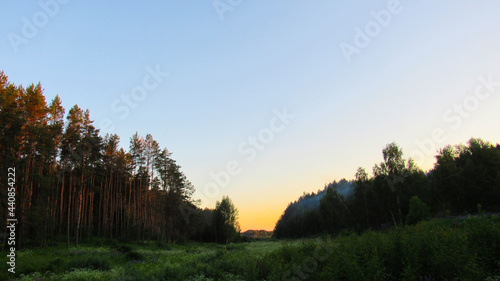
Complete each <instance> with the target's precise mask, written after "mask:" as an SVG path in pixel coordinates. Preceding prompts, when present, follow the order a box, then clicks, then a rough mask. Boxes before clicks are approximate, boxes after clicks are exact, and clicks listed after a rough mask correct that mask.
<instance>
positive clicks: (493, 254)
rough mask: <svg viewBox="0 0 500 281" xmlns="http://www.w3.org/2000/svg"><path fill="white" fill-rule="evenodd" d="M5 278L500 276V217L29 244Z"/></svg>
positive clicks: (2, 275) (315, 278)
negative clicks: (256, 237)
mask: <svg viewBox="0 0 500 281" xmlns="http://www.w3.org/2000/svg"><path fill="white" fill-rule="evenodd" d="M17 261H18V264H17V267H16V268H17V271H16V272H17V273H16V275H15V276H12V275H10V274H7V270H6V268H5V269H3V272H1V273H0V279H1V280H7V279H8V278H13V277H16V278H18V280H200V281H202V280H231V281H235V280H267V281H273V280H276V281H278V280H356V281H357V280H415V281H416V280H450V281H451V280H462V281H466V280H474V281H476V280H488V281H493V280H500V218H499V217H495V216H493V217H486V216H483V217H474V218H469V219H466V220H463V221H462V222H461V223H459V224H456V223H451V222H450V221H447V220H436V219H435V220H431V221H426V222H420V223H418V224H416V225H413V226H407V227H403V228H395V229H391V230H389V231H387V232H373V231H367V232H365V233H363V234H360V235H357V234H349V233H346V234H345V235H341V236H338V237H335V238H333V237H328V236H324V237H322V238H317V239H302V240H293V241H269V242H264V241H262V242H252V243H240V244H230V245H228V246H225V245H217V244H210V243H206V244H200V243H187V244H186V245H175V246H173V247H172V246H169V247H161V248H158V247H157V246H156V245H155V244H154V243H149V244H145V245H134V244H127V245H112V246H103V245H101V246H99V247H86V246H83V247H80V248H78V249H75V248H72V249H64V248H62V247H61V248H51V249H46V250H35V249H33V250H24V251H20V252H19V253H18V259H17Z"/></svg>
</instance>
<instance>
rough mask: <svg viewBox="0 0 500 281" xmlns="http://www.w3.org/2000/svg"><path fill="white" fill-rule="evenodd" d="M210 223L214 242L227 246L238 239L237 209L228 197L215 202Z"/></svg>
mask: <svg viewBox="0 0 500 281" xmlns="http://www.w3.org/2000/svg"><path fill="white" fill-rule="evenodd" d="M212 223H213V227H214V228H215V239H216V242H219V243H226V244H228V243H229V242H230V241H234V240H235V239H237V238H239V236H240V234H239V233H240V226H239V224H238V209H237V208H236V207H235V206H234V204H233V202H232V201H231V199H230V198H229V196H224V197H222V201H217V203H216V204H215V210H214V212H213V221H212Z"/></svg>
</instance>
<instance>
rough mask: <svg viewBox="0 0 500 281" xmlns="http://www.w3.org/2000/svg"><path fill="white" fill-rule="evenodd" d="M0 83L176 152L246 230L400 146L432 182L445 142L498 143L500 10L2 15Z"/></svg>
mask: <svg viewBox="0 0 500 281" xmlns="http://www.w3.org/2000/svg"><path fill="white" fill-rule="evenodd" d="M0 6H1V9H0V36H1V37H0V70H3V71H4V72H5V74H6V75H7V76H8V77H9V81H10V82H13V83H15V84H18V85H19V84H22V85H24V86H27V85H29V84H31V83H38V82H41V84H42V87H43V89H44V95H45V96H46V100H47V102H50V100H52V99H53V98H54V97H55V96H56V95H57V94H58V95H59V96H60V97H61V99H62V102H63V106H64V107H65V108H66V112H67V111H68V110H69V108H71V107H72V106H73V105H75V104H78V106H79V107H81V108H84V109H89V110H90V116H91V118H92V119H93V120H94V124H95V125H96V127H98V128H100V130H101V135H103V136H104V135H105V134H107V133H110V134H111V133H116V134H118V135H119V136H120V138H121V146H122V147H124V148H128V147H129V141H130V137H131V136H132V135H133V134H134V133H135V132H138V133H139V135H142V136H145V135H146V134H148V133H149V134H152V136H153V137H154V139H155V140H157V141H158V142H159V143H160V145H161V147H167V148H168V150H169V151H170V152H172V153H173V154H172V157H173V158H174V159H175V160H176V161H177V163H178V164H179V165H181V166H182V171H183V172H184V173H185V174H186V176H187V177H188V179H189V180H190V181H191V182H192V183H193V184H194V186H195V187H196V189H197V191H196V192H195V194H194V198H195V199H200V200H201V205H200V206H201V207H210V208H213V207H214V206H215V202H216V201H217V200H221V198H222V196H224V195H228V196H229V197H230V198H231V199H232V201H233V202H234V204H235V205H236V207H237V208H238V209H239V223H240V225H241V229H242V230H243V231H244V230H247V229H265V230H272V229H273V228H274V226H275V223H276V221H277V220H278V218H279V217H280V215H281V214H282V213H283V211H284V209H285V208H286V207H287V205H288V204H289V203H290V202H292V201H295V200H297V199H298V197H299V196H301V195H302V194H303V193H304V192H313V191H314V192H315V191H317V190H319V189H323V187H324V185H325V184H327V183H329V182H332V181H334V180H337V181H338V180H340V179H342V178H346V179H353V178H354V174H355V172H356V170H357V168H358V167H364V168H365V169H366V170H367V171H368V172H370V173H371V171H372V168H373V166H374V165H375V164H377V163H380V162H381V161H382V149H383V147H384V146H385V145H386V144H388V143H391V142H393V141H394V142H396V143H397V144H398V145H399V146H400V147H401V148H402V149H403V151H404V153H405V157H406V158H408V157H413V158H414V159H415V160H416V163H417V164H418V165H419V167H421V168H422V169H423V170H429V169H432V167H433V165H434V163H435V158H434V156H435V154H436V153H437V151H438V150H439V149H440V148H442V147H444V146H445V145H447V144H459V143H466V142H467V141H468V140H469V139H470V138H471V137H480V138H482V139H484V140H486V141H490V142H492V143H498V142H500V130H499V128H500V110H498V108H500V64H499V63H500V36H499V30H500V18H499V17H498V13H499V11H500V2H498V1H493V0H488V1H486V0H478V1H465V0H455V1H451V0H448V1H425V0H422V1H411V0H401V1H396V0H390V1H327V0H318V1H313V2H311V1H296V0H289V1H262V0H253V1H249V0H215V1H214V0H199V1H167V0H164V1H143V2H140V4H139V2H136V1H92V2H89V1H71V0H40V1H22V2H19V1H4V3H2V4H1V5H0ZM497 81H498V82H497Z"/></svg>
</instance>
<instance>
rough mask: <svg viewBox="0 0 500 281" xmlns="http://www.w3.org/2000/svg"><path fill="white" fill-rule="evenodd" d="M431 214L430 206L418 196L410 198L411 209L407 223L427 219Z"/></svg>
mask: <svg viewBox="0 0 500 281" xmlns="http://www.w3.org/2000/svg"><path fill="white" fill-rule="evenodd" d="M430 216H431V212H430V209H429V206H427V204H425V203H424V202H423V201H422V200H420V198H418V196H413V197H411V199H410V211H409V212H408V215H406V224H416V223H417V222H419V221H421V220H426V219H428V218H429V217H430Z"/></svg>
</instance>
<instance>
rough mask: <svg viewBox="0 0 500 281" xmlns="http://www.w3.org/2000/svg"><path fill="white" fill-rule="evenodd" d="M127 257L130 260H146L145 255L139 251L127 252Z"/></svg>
mask: <svg viewBox="0 0 500 281" xmlns="http://www.w3.org/2000/svg"><path fill="white" fill-rule="evenodd" d="M126 256H127V258H128V259H129V260H132V261H142V260H144V255H143V254H141V253H139V252H135V251H129V252H127V254H126Z"/></svg>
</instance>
